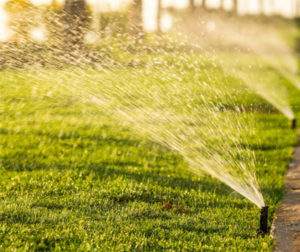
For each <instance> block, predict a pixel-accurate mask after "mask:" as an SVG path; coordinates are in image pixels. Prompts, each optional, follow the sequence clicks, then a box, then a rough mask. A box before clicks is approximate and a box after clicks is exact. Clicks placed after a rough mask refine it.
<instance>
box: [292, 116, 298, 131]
mask: <svg viewBox="0 0 300 252" xmlns="http://www.w3.org/2000/svg"><path fill="white" fill-rule="evenodd" d="M296 128H297V119H296V118H294V119H293V120H292V129H296Z"/></svg>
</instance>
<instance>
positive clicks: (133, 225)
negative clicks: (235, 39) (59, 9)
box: [0, 52, 300, 251]
mask: <svg viewBox="0 0 300 252" xmlns="http://www.w3.org/2000/svg"><path fill="white" fill-rule="evenodd" d="M128 54H129V53H128ZM241 54H242V53H241ZM130 57H131V58H133V59H134V60H133V61H132V60H131V61H130V62H125V63H126V64H125V63H124V62H123V63H122V67H120V66H114V67H111V68H109V69H95V68H93V69H92V68H87V67H81V68H79V67H69V68H66V69H60V70H59V69H45V68H42V69H35V70H31V71H29V70H25V69H19V70H5V71H2V72H0V93H1V100H0V108H1V109H0V112H1V118H2V119H1V122H0V134H1V136H0V147H1V152H0V158H1V163H0V176H1V179H0V250H8V251H9V250H11V251H13V250H19V251H24V250H28V251H33V250H57V251H60V250H65V251H74V250H78V251H88V250H100V251H101V250H102V251H129V250H137V251H154V250H156V251H159V250H170V251H217V250H220V251H250V250H252V251H253V250H255V251H272V249H273V248H274V242H273V240H272V238H271V236H270V235H266V236H259V235H257V231H258V227H259V212H260V209H259V208H258V207H256V206H255V205H254V204H252V203H251V202H250V201H249V200H247V199H245V198H244V197H242V196H240V195H239V194H238V193H236V192H234V191H233V190H232V189H230V188H229V187H228V186H226V185H225V184H223V183H222V182H220V181H219V180H217V179H216V178H214V177H213V176H210V175H208V174H206V173H201V174H195V173H193V172H191V169H190V167H189V165H188V162H186V160H185V159H184V157H183V156H182V155H180V153H178V152H177V151H175V150H174V149H172V148H170V147H169V146H168V144H167V143H165V142H166V141H168V139H169V138H167V137H165V138H163V137H160V138H155V137H153V136H152V135H151V133H153V132H155V133H159V134H162V133H163V132H162V131H159V130H161V129H165V128H164V127H166V125H165V124H164V125H162V126H161V128H160V127H159V126H155V127H154V126H153V127H154V128H152V129H154V130H152V131H149V130H147V124H146V119H147V118H146V119H145V118H144V117H143V116H141V114H140V113H137V112H139V111H136V110H133V109H132V108H131V106H132V105H135V106H136V107H142V108H143V109H144V110H143V111H145V110H147V109H149V108H148V106H149V107H150V109H149V110H147V111H148V112H149V113H151V112H153V111H158V110H160V111H170V113H171V112H172V113H178V114H179V115H181V114H185V113H188V115H190V116H195V117H197V116H201V115H198V114H197V113H196V112H199V111H200V110H199V108H202V107H207V106H209V107H213V108H218V109H219V111H218V115H220V117H219V119H218V120H219V121H216V122H220V123H221V122H224V120H225V121H226V119H227V120H228V118H229V121H230V120H231V119H230V118H231V117H232V118H235V119H234V120H236V119H239V118H240V119H241V122H243V123H244V124H245V125H244V126H245V127H244V128H242V129H241V130H239V132H241V133H242V135H241V136H240V137H241V138H240V139H242V140H241V141H242V142H241V143H240V144H241V145H244V146H245V149H246V151H253V152H254V154H255V156H256V162H255V169H256V172H257V178H258V181H259V184H260V187H261V191H262V193H263V196H264V198H265V202H266V204H268V205H269V206H270V217H269V224H271V222H272V218H273V213H274V211H275V209H276V207H277V206H278V204H279V203H280V200H281V199H282V197H283V179H284V175H285V172H286V169H287V166H288V163H289V160H290V158H291V155H292V151H293V146H294V145H295V143H296V132H295V131H292V130H290V122H289V120H288V119H287V118H286V117H285V116H284V115H282V114H281V113H279V112H278V111H277V110H276V109H275V108H274V107H273V106H272V105H270V104H268V102H266V101H265V100H264V99H263V98H261V97H260V96H259V95H257V94H256V93H255V92H254V91H253V90H252V89H251V88H249V86H247V85H245V84H244V83H243V81H241V79H239V78H237V77H236V76H234V74H233V72H230V71H227V70H226V67H224V65H227V64H226V62H228V64H230V59H229V57H228V55H225V54H224V55H220V58H222V61H223V64H219V63H218V61H217V60H215V59H212V57H210V56H205V57H204V56H203V55H202V53H201V52H196V53H193V54H191V53H189V52H184V53H179V54H176V53H171V52H170V53H168V54H166V53H164V54H155V53H153V54H151V53H145V54H142V53H141V54H139V55H138V56H136V55H131V56H130V55H125V56H124V58H123V61H124V59H125V60H127V59H130ZM245 57H246V59H247V60H245ZM253 60H258V61H259V60H260V59H259V58H257V56H254V55H250V54H249V55H248V56H247V55H246V56H245V55H243V60H241V61H240V67H243V66H244V67H245V69H246V66H247V65H249V64H253ZM128 61H129V60H128ZM224 62H225V64H224ZM249 62H251V63H249ZM247 69H248V70H247V71H253V73H254V74H255V76H256V78H260V79H261V78H263V80H265V81H267V80H268V79H270V81H274V80H276V85H280V86H281V87H284V88H285V89H286V90H287V97H288V99H289V100H290V101H291V104H292V107H293V108H294V110H295V111H296V113H297V115H298V119H300V118H299V112H300V99H299V97H300V96H299V91H298V90H297V89H296V88H295V87H293V85H292V84H291V83H290V82H289V81H288V80H287V79H285V78H284V76H282V75H281V74H280V73H279V72H278V71H277V70H276V69H275V68H273V67H272V66H270V65H268V64H267V63H265V62H263V61H261V62H260V65H259V66H257V65H252V68H247ZM249 69H250V70H249ZM253 69H254V70H253ZM268 76H269V77H270V78H268ZM274 85H275V84H274ZM266 87H268V86H266ZM120 90H123V93H122V92H120ZM279 90H282V89H279ZM152 95H153V97H155V98H153V97H152ZM283 95H284V94H283V93H282V92H278V99H281V98H282V99H285V97H284V96H283ZM151 101H156V102H157V103H154V102H151ZM207 104H209V105H207ZM183 108H188V109H187V110H186V111H185V110H184V109H183ZM194 108H197V110H196V112H195V111H194ZM182 110H184V111H182ZM120 111H123V112H124V111H125V112H126V113H127V115H128V113H131V114H130V116H129V117H128V118H127V117H126V116H125V117H124V116H122V113H120ZM132 111H133V112H132ZM239 111H242V112H239ZM159 115H160V114H159ZM159 115H157V116H156V117H151V119H157V120H158V119H159ZM133 118H134V120H133ZM200 119H201V120H203V121H205V119H204V118H201V117H200ZM232 120H233V119H232ZM158 122H159V120H158ZM233 122H234V121H233ZM152 123H153V122H152ZM154 125H155V124H154ZM182 125H183V124H182V122H181V121H176V125H170V128H173V127H179V128H180V129H181V127H183V126H182ZM209 125H210V124H206V123H203V125H202V126H201V127H202V128H203V127H204V129H202V131H203V132H206V130H207V131H208V130H209V128H205V127H209ZM221 125H222V127H223V128H224V132H225V131H226V132H227V131H228V132H229V133H227V134H235V127H233V126H234V125H232V124H228V125H225V123H223V124H221ZM143 129H146V130H143ZM184 129H185V128H184V127H183V130H184ZM197 129H198V128H197ZM247 129H250V131H251V132H248V130H247ZM188 130H190V128H188ZM250 133H251V134H250ZM216 134H218V132H216ZM187 135H188V133H187ZM226 136H227V135H226ZM205 137H207V136H205ZM209 137H211V138H209V139H210V140H214V139H215V138H213V137H215V136H209ZM217 138H218V135H217ZM217 144H221V143H218V142H215V145H217ZM229 145H230V144H229ZM221 146H222V145H221ZM230 148H232V149H234V148H235V147H234V146H232V147H230ZM230 150H231V149H230ZM230 150H228V151H230ZM223 152H224V153H223V154H224V155H225V156H224V157H225V158H226V157H227V156H226V151H224V150H223ZM233 168H234V167H233Z"/></svg>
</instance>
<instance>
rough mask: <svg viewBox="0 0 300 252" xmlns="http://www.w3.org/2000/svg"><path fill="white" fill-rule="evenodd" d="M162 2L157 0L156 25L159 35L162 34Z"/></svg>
mask: <svg viewBox="0 0 300 252" xmlns="http://www.w3.org/2000/svg"><path fill="white" fill-rule="evenodd" d="M160 23H161V0H157V17H156V25H157V33H158V34H159V33H161V26H160Z"/></svg>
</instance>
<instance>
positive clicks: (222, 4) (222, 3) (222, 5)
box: [220, 0, 225, 10]
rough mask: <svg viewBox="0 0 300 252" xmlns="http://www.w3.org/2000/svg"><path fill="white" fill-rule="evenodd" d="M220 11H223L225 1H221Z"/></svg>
mask: <svg viewBox="0 0 300 252" xmlns="http://www.w3.org/2000/svg"><path fill="white" fill-rule="evenodd" d="M220 9H221V10H225V1H224V0H221V3H220Z"/></svg>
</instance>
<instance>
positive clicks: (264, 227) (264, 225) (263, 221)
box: [259, 206, 269, 234]
mask: <svg viewBox="0 0 300 252" xmlns="http://www.w3.org/2000/svg"><path fill="white" fill-rule="evenodd" d="M268 210H269V207H268V206H264V207H262V208H261V210H260V227H259V233H260V234H267V233H268Z"/></svg>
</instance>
